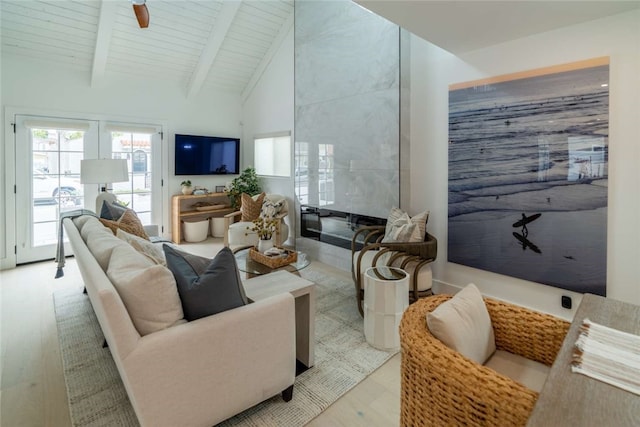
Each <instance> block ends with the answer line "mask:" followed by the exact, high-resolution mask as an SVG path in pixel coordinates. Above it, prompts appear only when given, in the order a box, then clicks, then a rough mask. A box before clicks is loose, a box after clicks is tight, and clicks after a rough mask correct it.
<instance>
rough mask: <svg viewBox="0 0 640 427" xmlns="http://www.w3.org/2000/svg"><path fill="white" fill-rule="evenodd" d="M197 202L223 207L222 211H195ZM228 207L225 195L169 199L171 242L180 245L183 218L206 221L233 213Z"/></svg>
mask: <svg viewBox="0 0 640 427" xmlns="http://www.w3.org/2000/svg"><path fill="white" fill-rule="evenodd" d="M198 202H212V203H218V204H222V205H225V207H224V208H222V209H215V210H197V209H196V208H194V207H193V205H194V204H195V203H198ZM228 206H229V197H228V196H227V194H226V193H208V194H198V195H193V194H191V195H188V196H185V195H182V194H177V195H175V196H173V197H172V198H171V241H172V242H173V243H177V244H180V242H181V241H182V220H183V219H185V218H193V219H207V218H211V217H214V218H217V217H222V216H224V215H226V214H228V213H231V212H233V211H234V209H232V208H231V207H228Z"/></svg>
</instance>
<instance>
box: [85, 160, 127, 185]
mask: <svg viewBox="0 0 640 427" xmlns="http://www.w3.org/2000/svg"><path fill="white" fill-rule="evenodd" d="M128 180H129V169H128V167H127V161H126V160H125V159H89V160H81V161H80V182H81V183H82V184H106V183H112V182H126V181H128Z"/></svg>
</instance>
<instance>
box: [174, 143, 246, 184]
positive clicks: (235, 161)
mask: <svg viewBox="0 0 640 427" xmlns="http://www.w3.org/2000/svg"><path fill="white" fill-rule="evenodd" d="M175 154H176V155H175V159H176V175H234V174H238V173H240V172H239V169H240V140H239V139H237V138H220V137H217V136H196V135H178V134H176V153H175Z"/></svg>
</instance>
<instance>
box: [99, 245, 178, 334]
mask: <svg viewBox="0 0 640 427" xmlns="http://www.w3.org/2000/svg"><path fill="white" fill-rule="evenodd" d="M107 276H108V277H109V280H111V283H113V286H114V287H115V288H116V290H117V291H118V294H120V298H122V302H124V305H125V307H126V308H127V311H128V312H129V316H131V321H132V322H133V324H134V326H135V327H136V329H137V330H138V332H139V333H140V335H147V334H150V333H152V332H155V331H159V330H162V329H166V328H168V327H169V326H172V325H174V324H175V323H176V322H178V321H179V320H181V319H183V318H184V314H183V311H182V304H181V302H180V296H179V295H178V288H177V286H176V280H175V278H174V277H173V274H172V273H171V271H169V269H168V268H167V267H163V266H161V265H158V264H154V263H153V262H152V261H151V260H150V259H148V258H147V257H145V256H144V255H142V254H140V253H138V252H137V251H136V250H135V249H133V248H132V247H131V246H129V245H127V244H124V242H123V245H122V246H117V247H115V248H114V249H113V253H112V254H111V259H110V261H109V267H108V268H107Z"/></svg>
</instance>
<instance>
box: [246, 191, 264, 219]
mask: <svg viewBox="0 0 640 427" xmlns="http://www.w3.org/2000/svg"><path fill="white" fill-rule="evenodd" d="M264 196H265V194H264V193H260V194H259V195H258V196H256V197H255V200H254V199H253V197H251V196H249V195H248V194H245V193H242V195H241V200H242V205H241V206H240V211H241V212H242V218H241V219H240V221H242V222H251V221H253V220H255V219H258V217H259V216H260V210H261V209H262V203H263V201H264Z"/></svg>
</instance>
